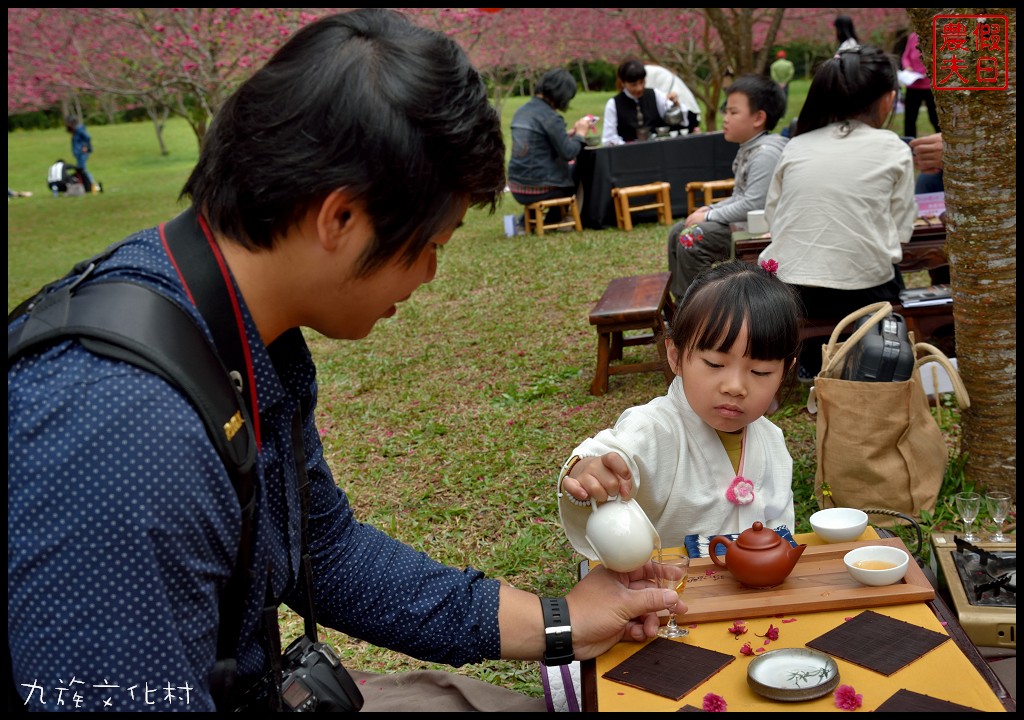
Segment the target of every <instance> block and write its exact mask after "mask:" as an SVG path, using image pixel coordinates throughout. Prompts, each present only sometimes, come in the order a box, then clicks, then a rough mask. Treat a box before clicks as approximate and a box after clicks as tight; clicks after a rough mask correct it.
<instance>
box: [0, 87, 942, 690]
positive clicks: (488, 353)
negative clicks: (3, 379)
mask: <svg viewBox="0 0 1024 720" xmlns="http://www.w3.org/2000/svg"><path fill="white" fill-rule="evenodd" d="M795 94H796V93H795V92H794V95H795ZM591 96H592V97H591ZM606 99H607V96H606V95H603V94H583V95H582V96H581V97H579V98H577V100H575V101H574V103H573V106H572V108H571V109H570V111H569V117H570V118H572V117H576V116H577V115H576V113H580V114H586V113H587V112H593V113H595V114H602V113H603V103H604V101H605V100H606ZM516 106H517V105H516V103H515V102H509V103H508V104H507V105H506V107H505V108H504V112H503V115H504V117H505V126H506V128H507V123H508V118H510V117H511V114H512V112H514V109H515V107H516ZM90 131H91V132H92V135H93V140H94V146H95V148H96V151H95V154H94V155H93V157H92V159H91V160H90V164H89V167H90V170H91V172H92V174H93V175H94V176H95V177H96V178H97V179H98V180H99V181H100V182H101V183H102V185H103V187H104V192H103V193H101V194H96V195H91V196H85V197H70V198H69V197H61V198H58V199H55V198H53V197H51V196H50V194H49V192H48V190H47V189H46V185H45V178H46V170H47V168H48V167H49V165H50V164H51V163H53V162H54V160H55V159H57V158H65V159H69V158H70V153H69V147H68V146H69V140H68V135H67V133H66V132H65V131H64V130H63V129H61V130H47V131H33V132H18V133H14V134H8V140H7V149H8V161H7V162H8V165H7V175H8V184H9V186H10V187H13V188H15V189H17V190H31V191H33V192H34V196H33V197H31V198H16V199H12V200H9V201H8V206H7V209H8V213H7V231H8V244H7V261H8V265H7V266H8V270H7V273H8V274H7V306H8V310H10V309H11V308H13V307H14V306H15V305H16V304H17V303H18V302H19V301H20V300H22V299H23V298H24V297H25V296H27V295H28V294H29V293H30V292H32V291H33V290H35V289H36V288H38V287H39V286H41V285H42V284H44V283H45V282H47V281H49V280H51V279H53V278H55V277H57V276H59V275H61V274H63V273H64V272H66V271H67V270H68V269H69V268H70V267H71V266H72V264H73V263H74V262H76V261H77V260H80V259H82V258H84V257H86V256H88V255H91V254H93V253H95V252H98V251H99V250H101V249H102V248H104V247H105V246H106V245H107V244H109V243H111V242H114V241H116V240H119V239H121V238H122V237H123V236H124V235H126V234H127V233H129V232H131V231H133V230H135V229H138V228H140V227H143V226H146V225H151V224H155V223H157V222H160V221H162V220H165V219H168V218H170V217H172V216H173V215H175V214H176V213H177V212H179V211H180V210H181V209H182V205H181V204H179V203H178V201H177V195H178V192H179V191H180V189H181V187H182V185H183V183H184V181H185V179H186V177H187V175H188V173H189V171H190V169H191V167H192V165H193V164H194V162H195V160H196V157H197V146H196V142H195V138H194V137H193V136H192V134H191V132H190V130H189V129H188V127H187V126H186V125H185V123H184V122H183V121H179V120H172V121H171V122H170V123H168V127H167V132H166V140H167V144H168V146H169V148H170V151H171V152H170V155H167V156H161V155H160V154H159V152H158V146H157V143H156V139H155V136H154V134H153V129H152V127H151V126H150V125H149V124H131V125H114V126H105V127H95V128H90ZM519 211H520V208H519V206H518V205H517V204H516V203H515V202H513V201H512V200H511V198H508V199H507V200H506V201H505V202H504V203H503V205H502V207H500V208H499V209H498V212H497V213H496V214H494V215H491V214H488V213H486V212H483V211H480V210H473V211H471V212H470V213H469V214H468V216H467V218H466V222H465V224H464V227H463V228H462V229H460V230H459V231H458V232H457V233H456V235H455V238H454V240H453V241H452V242H451V243H449V245H448V247H447V248H446V250H445V252H444V254H443V255H442V256H441V263H440V267H439V271H438V276H437V279H436V280H435V281H434V282H432V283H430V284H429V285H427V286H425V287H423V288H422V289H420V290H419V291H418V292H417V293H416V294H415V295H414V296H413V298H412V299H411V300H410V301H408V302H405V303H403V304H402V308H401V310H400V311H399V313H398V314H397V315H396V316H395V317H393V318H390V319H388V320H385V321H382V322H381V323H379V324H378V326H377V328H376V329H375V331H374V332H373V333H371V335H370V336H369V337H368V338H367V339H366V340H363V341H360V342H338V341H328V340H326V339H324V338H322V337H320V336H318V335H316V334H315V333H312V332H307V337H308V338H309V341H310V344H311V348H312V351H313V353H314V356H315V358H316V360H317V364H318V367H319V380H320V385H321V390H320V403H319V407H318V411H317V412H318V421H319V423H320V426H321V428H322V431H323V440H324V446H325V453H326V457H327V460H328V462H329V463H330V465H331V468H332V470H333V471H334V474H335V476H336V478H337V480H338V482H339V484H340V485H342V486H343V487H344V488H345V489H346V490H347V492H348V493H349V496H350V498H351V501H352V504H353V506H354V508H355V511H356V513H357V515H358V516H359V517H360V519H361V520H363V521H366V522H370V523H373V524H375V525H377V526H378V527H380V528H381V529H383V530H384V531H386V532H388V533H390V534H392V535H394V536H395V537H398V538H400V539H402V540H404V541H405V542H408V543H409V544H411V545H412V546H414V547H416V548H420V549H423V550H424V551H426V552H429V553H430V554H431V555H432V556H434V557H435V558H437V559H439V560H441V561H443V562H446V563H450V564H452V565H455V566H458V567H463V566H469V565H472V566H474V567H476V568H479V569H481V570H483V571H485V572H487V573H488V574H490V575H492V576H495V577H499V578H503V579H505V580H507V581H509V582H511V583H513V584H515V585H517V586H521V587H524V588H528V589H531V590H534V591H537V592H540V593H542V594H561V593H564V592H566V591H567V590H568V588H569V587H570V586H571V584H572V583H573V582H574V580H575V576H576V563H577V561H578V560H579V557H578V556H576V555H575V554H574V552H573V550H572V548H571V546H570V545H569V544H568V542H567V541H566V540H565V537H564V534H563V533H562V531H561V528H560V525H559V522H558V511H557V506H556V501H555V479H556V475H557V472H558V468H559V466H560V465H561V464H562V462H563V460H564V459H565V458H566V457H567V456H568V455H569V453H570V451H571V450H572V449H573V447H575V445H577V444H578V443H579V442H580V441H581V440H583V439H584V438H586V437H589V436H591V435H593V434H594V433H596V432H597V431H598V430H600V429H602V428H605V427H608V426H610V425H611V424H613V423H614V422H615V419H616V418H617V417H618V415H619V414H620V413H621V412H622V411H623V410H624V409H625V408H627V407H629V406H631V405H636V404H641V403H645V402H647V401H648V400H650V399H651V398H653V397H655V396H657V395H660V394H662V393H663V392H664V391H665V385H664V379H663V377H662V375H661V374H660V373H648V374H637V375H625V376H614V377H612V378H611V383H610V392H609V393H608V394H607V395H605V396H603V397H594V396H592V395H590V393H589V385H590V380H591V377H592V373H593V368H594V361H595V358H596V350H597V338H596V334H595V332H594V329H593V327H591V326H590V325H589V324H588V322H587V314H588V312H589V310H590V307H591V306H592V305H593V303H594V302H595V301H596V300H597V299H598V297H599V296H600V295H601V293H602V291H603V290H604V288H605V286H606V285H607V283H608V281H609V280H610V279H612V278H614V277H618V276H622V275H631V274H638V273H648V272H659V271H662V270H664V268H665V258H664V252H665V250H664V242H665V232H666V231H665V228H664V227H663V226H660V225H655V224H649V225H646V224H645V225H640V226H638V227H637V228H636V229H635V230H634V231H633V232H630V233H626V232H621V231H618V230H616V229H606V230H600V231H594V230H587V231H584V232H583V233H579V234H576V233H551V234H548V235H545V236H544V237H535V236H516V237H512V238H508V237H506V236H505V234H504V232H503V226H502V217H501V216H502V214H503V213H518V212H519ZM652 355H653V350H652V349H651V348H650V346H646V347H644V346H641V347H633V348H626V357H627V358H630V357H635V358H636V359H638V360H639V359H649V358H648V356H652ZM805 399H806V398H805V391H803V389H802V388H796V389H795V390H794V392H793V395H792V397H791V398H790V402H788V403H787V404H785V405H784V406H783V407H782V408H781V409H780V411H779V412H778V413H777V414H776V415H775V416H774V417H773V419H774V420H775V421H776V422H777V423H778V424H779V425H780V426H782V427H783V429H784V431H785V432H786V434H787V438H788V442H789V446H790V451H791V453H792V455H793V458H794V491H795V493H796V496H797V527H796V528H795V530H796V531H798V532H801V531H808V530H809V529H810V528H809V525H808V524H807V517H808V516H809V515H810V513H811V512H813V510H815V509H817V507H816V505H815V504H814V501H813V499H812V498H811V487H812V485H813V479H814V470H815V449H814V425H813V419H812V418H811V417H810V416H809V415H808V414H807V413H806V411H804V410H802V405H803V403H804V401H805ZM946 418H947V421H946V422H947V424H949V423H955V420H956V414H955V413H946ZM947 517H948V514H947ZM282 617H283V619H284V621H285V625H286V629H285V634H286V635H288V634H289V632H290V633H291V634H292V635H294V634H298V633H299V632H301V625H300V624H299V623H297V622H296V619H295V616H293V615H291V614H290V613H287V612H285V613H283V614H282ZM326 637H327V638H328V640H329V641H330V642H332V643H333V644H335V645H336V646H338V647H339V648H340V649H341V651H342V653H343V655H344V658H345V661H346V662H347V663H349V664H350V665H352V666H355V667H361V668H364V669H370V670H373V669H376V670H388V669H400V668H415V667H424V666H426V664H424V663H420V662H418V661H414V660H410V659H409V658H406V657H405V656H403V655H399V654H397V653H393V652H391V651H388V650H383V649H380V648H374V647H371V646H369V645H367V644H365V643H362V642H360V641H356V640H351V639H349V638H347V637H344V636H341V635H340V634H338V633H334V632H329V633H326ZM287 639H288V638H287V637H286V638H285V640H286V641H287ZM460 672H464V673H467V674H471V675H474V676H477V677H481V678H483V679H485V680H488V681H491V682H495V683H500V684H502V685H505V686H507V687H511V688H515V689H519V690H523V691H526V692H529V693H532V694H540V693H541V685H540V679H539V674H538V672H537V664H536V663H519V662H498V661H495V662H488V663H484V664H482V665H480V666H475V667H471V668H463V669H462V670H460Z"/></svg>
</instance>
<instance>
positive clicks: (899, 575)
mask: <svg viewBox="0 0 1024 720" xmlns="http://www.w3.org/2000/svg"><path fill="white" fill-rule="evenodd" d="M843 562H844V563H845V564H846V571H847V572H848V573H850V576H851V577H852V578H853V579H854V580H856V581H857V582H859V583H862V584H864V585H874V586H879V585H892V584H893V583H898V582H899V581H900V580H902V579H903V576H904V575H906V574H907V568H908V567H909V566H910V555H908V554H907V553H906V551H904V550H900V549H899V548H896V547H892V546H890V545H865V546H863V547H859V548H855V549H853V550H851V551H850V552H848V553H846V555H844V556H843Z"/></svg>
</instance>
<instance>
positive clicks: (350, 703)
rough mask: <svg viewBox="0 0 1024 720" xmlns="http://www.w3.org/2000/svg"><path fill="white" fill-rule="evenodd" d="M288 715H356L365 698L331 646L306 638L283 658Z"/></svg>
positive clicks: (297, 640) (285, 707) (285, 709)
mask: <svg viewBox="0 0 1024 720" xmlns="http://www.w3.org/2000/svg"><path fill="white" fill-rule="evenodd" d="M281 663H282V675H281V699H282V701H283V703H284V707H283V708H281V709H282V710H284V711H285V712H355V711H358V710H359V709H360V708H362V707H363V695H362V693H360V692H359V688H358V687H356V684H355V682H354V681H353V680H352V676H351V675H349V674H348V671H347V670H345V667H344V666H343V665H342V664H341V661H340V660H339V659H338V656H337V655H336V654H335V653H334V650H332V649H331V647H330V646H329V645H326V644H324V643H322V642H313V641H312V640H310V639H309V638H308V637H306V636H305V635H303V636H302V637H300V638H297V639H296V640H295V641H293V642H292V644H291V645H289V646H288V649H287V650H285V652H284V656H283V657H282V658H281Z"/></svg>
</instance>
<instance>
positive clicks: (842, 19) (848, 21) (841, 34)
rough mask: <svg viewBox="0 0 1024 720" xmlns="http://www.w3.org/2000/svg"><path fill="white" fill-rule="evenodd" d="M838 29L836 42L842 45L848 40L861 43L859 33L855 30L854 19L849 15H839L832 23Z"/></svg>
mask: <svg viewBox="0 0 1024 720" xmlns="http://www.w3.org/2000/svg"><path fill="white" fill-rule="evenodd" d="M832 24H833V25H835V28H836V40H838V41H839V43H840V44H842V43H844V42H846V41H847V40H851V39H852V40H854V41H855V42H858V43H859V42H860V38H858V37H857V32H856V31H855V30H854V29H853V18H851V17H850V16H849V15H838V16H836V19H835V20H834V21H833V23H832Z"/></svg>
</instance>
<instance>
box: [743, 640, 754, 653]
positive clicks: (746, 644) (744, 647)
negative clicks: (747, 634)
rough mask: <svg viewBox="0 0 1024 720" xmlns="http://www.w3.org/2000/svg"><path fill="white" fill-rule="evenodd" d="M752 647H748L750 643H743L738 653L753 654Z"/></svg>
mask: <svg viewBox="0 0 1024 720" xmlns="http://www.w3.org/2000/svg"><path fill="white" fill-rule="evenodd" d="M753 654H754V649H753V648H752V647H750V643H743V647H741V648H740V655H753Z"/></svg>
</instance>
